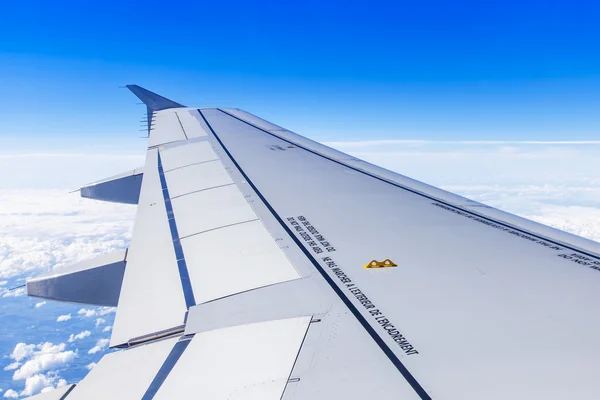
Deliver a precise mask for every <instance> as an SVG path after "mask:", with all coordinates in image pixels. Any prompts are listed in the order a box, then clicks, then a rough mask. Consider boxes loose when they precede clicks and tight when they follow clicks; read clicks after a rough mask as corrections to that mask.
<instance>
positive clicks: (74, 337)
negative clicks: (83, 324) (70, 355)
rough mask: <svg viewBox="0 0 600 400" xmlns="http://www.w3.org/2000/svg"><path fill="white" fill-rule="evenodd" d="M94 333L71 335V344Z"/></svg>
mask: <svg viewBox="0 0 600 400" xmlns="http://www.w3.org/2000/svg"><path fill="white" fill-rule="evenodd" d="M91 334H92V333H91V332H90V331H83V332H80V333H78V334H77V335H73V334H72V333H71V335H69V340H68V342H69V343H73V342H74V341H76V340H81V339H85V338H86V337H88V336H90V335H91Z"/></svg>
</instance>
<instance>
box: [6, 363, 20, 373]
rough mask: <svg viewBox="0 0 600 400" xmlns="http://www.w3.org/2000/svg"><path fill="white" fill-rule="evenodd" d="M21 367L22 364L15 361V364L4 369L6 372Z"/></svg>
mask: <svg viewBox="0 0 600 400" xmlns="http://www.w3.org/2000/svg"><path fill="white" fill-rule="evenodd" d="M20 365H21V363H20V362H18V361H15V362H13V363H10V364H8V365H7V366H6V367H4V370H5V371H13V370H15V369H17V368H19V366H20Z"/></svg>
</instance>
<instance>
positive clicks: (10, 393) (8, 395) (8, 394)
mask: <svg viewBox="0 0 600 400" xmlns="http://www.w3.org/2000/svg"><path fill="white" fill-rule="evenodd" d="M4 397H6V398H7V399H18V398H19V393H17V392H15V391H14V390H12V389H8V390H7V391H6V393H4Z"/></svg>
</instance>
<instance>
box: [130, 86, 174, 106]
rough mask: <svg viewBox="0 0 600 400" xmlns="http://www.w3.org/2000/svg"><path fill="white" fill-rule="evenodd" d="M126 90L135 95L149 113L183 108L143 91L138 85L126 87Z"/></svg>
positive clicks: (152, 93)
mask: <svg viewBox="0 0 600 400" xmlns="http://www.w3.org/2000/svg"><path fill="white" fill-rule="evenodd" d="M126 87H127V89H129V90H131V91H132V92H133V94H135V95H136V96H137V97H138V99H140V100H141V101H142V102H143V103H144V104H145V105H146V107H148V110H150V111H160V110H166V109H168V108H178V107H185V106H184V105H183V104H179V103H176V102H174V101H173V100H169V99H167V98H166V97H162V96H161V95H158V94H156V93H154V92H151V91H149V90H146V89H144V88H143V87H140V86H138V85H126Z"/></svg>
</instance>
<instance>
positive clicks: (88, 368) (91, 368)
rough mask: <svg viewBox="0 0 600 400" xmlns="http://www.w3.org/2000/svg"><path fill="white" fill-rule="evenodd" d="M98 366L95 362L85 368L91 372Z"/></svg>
mask: <svg viewBox="0 0 600 400" xmlns="http://www.w3.org/2000/svg"><path fill="white" fill-rule="evenodd" d="M96 365H97V364H96V363H95V362H91V363H89V364H88V365H86V366H85V368H86V369H87V370H88V371H91V370H93V369H94V367H95V366H96Z"/></svg>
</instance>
